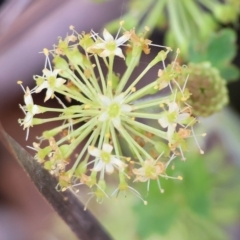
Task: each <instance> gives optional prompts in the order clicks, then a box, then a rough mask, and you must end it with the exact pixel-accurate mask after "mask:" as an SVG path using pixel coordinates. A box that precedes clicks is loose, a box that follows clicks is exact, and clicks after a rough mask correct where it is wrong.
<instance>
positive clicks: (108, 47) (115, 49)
mask: <svg viewBox="0 0 240 240" xmlns="http://www.w3.org/2000/svg"><path fill="white" fill-rule="evenodd" d="M130 36H131V34H130V33H129V32H126V33H124V34H123V35H122V36H121V37H120V38H118V39H114V38H113V36H112V35H111V34H110V33H109V32H108V31H107V29H104V30H103V38H104V39H101V42H97V43H95V44H94V45H93V46H91V47H90V49H96V50H97V49H103V51H102V52H101V53H100V54H99V56H100V57H108V56H110V55H116V56H119V57H121V58H125V57H124V55H123V53H122V49H121V48H120V47H119V46H121V45H123V44H124V43H125V42H127V41H128V40H129V39H130Z"/></svg>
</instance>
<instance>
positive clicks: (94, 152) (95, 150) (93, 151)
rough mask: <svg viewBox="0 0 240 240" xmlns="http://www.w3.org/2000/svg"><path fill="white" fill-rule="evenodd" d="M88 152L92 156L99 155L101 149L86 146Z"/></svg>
mask: <svg viewBox="0 0 240 240" xmlns="http://www.w3.org/2000/svg"><path fill="white" fill-rule="evenodd" d="M88 153H89V154H90V155H91V156H94V157H100V154H101V151H100V150H99V149H98V148H95V147H93V146H89V147H88Z"/></svg>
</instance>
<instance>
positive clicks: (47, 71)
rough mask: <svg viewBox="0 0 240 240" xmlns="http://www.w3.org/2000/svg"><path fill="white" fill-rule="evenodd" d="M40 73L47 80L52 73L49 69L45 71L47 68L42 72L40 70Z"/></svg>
mask: <svg viewBox="0 0 240 240" xmlns="http://www.w3.org/2000/svg"><path fill="white" fill-rule="evenodd" d="M42 72H43V74H44V75H45V76H46V77H47V78H48V77H49V76H52V72H51V71H50V70H49V69H47V68H44V69H43V70H42Z"/></svg>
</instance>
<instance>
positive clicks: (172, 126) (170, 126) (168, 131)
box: [167, 124, 176, 141]
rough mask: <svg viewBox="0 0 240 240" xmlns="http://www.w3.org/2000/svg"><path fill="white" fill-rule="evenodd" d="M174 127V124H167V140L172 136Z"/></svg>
mask: <svg viewBox="0 0 240 240" xmlns="http://www.w3.org/2000/svg"><path fill="white" fill-rule="evenodd" d="M175 128H176V124H169V126H168V130H167V138H168V141H171V140H172V136H173V133H174V131H175Z"/></svg>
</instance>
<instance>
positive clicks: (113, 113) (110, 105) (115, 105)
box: [98, 93, 132, 128]
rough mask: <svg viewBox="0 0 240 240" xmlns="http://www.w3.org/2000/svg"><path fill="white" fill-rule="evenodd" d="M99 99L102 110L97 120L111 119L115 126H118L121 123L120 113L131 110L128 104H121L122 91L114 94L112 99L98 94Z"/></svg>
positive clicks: (122, 98)
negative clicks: (116, 94)
mask: <svg viewBox="0 0 240 240" xmlns="http://www.w3.org/2000/svg"><path fill="white" fill-rule="evenodd" d="M99 100H100V103H101V106H102V108H103V110H104V111H103V112H102V113H101V114H100V116H99V118H98V120H99V121H106V120H108V119H111V121H112V123H113V125H114V126H115V127H116V128H119V126H120V125H121V118H120V115H121V113H122V112H131V111H132V107H131V106H130V105H127V104H122V103H123V100H124V94H123V93H122V94H119V95H118V96H115V97H114V98H113V99H110V98H109V97H107V96H104V95H99Z"/></svg>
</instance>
